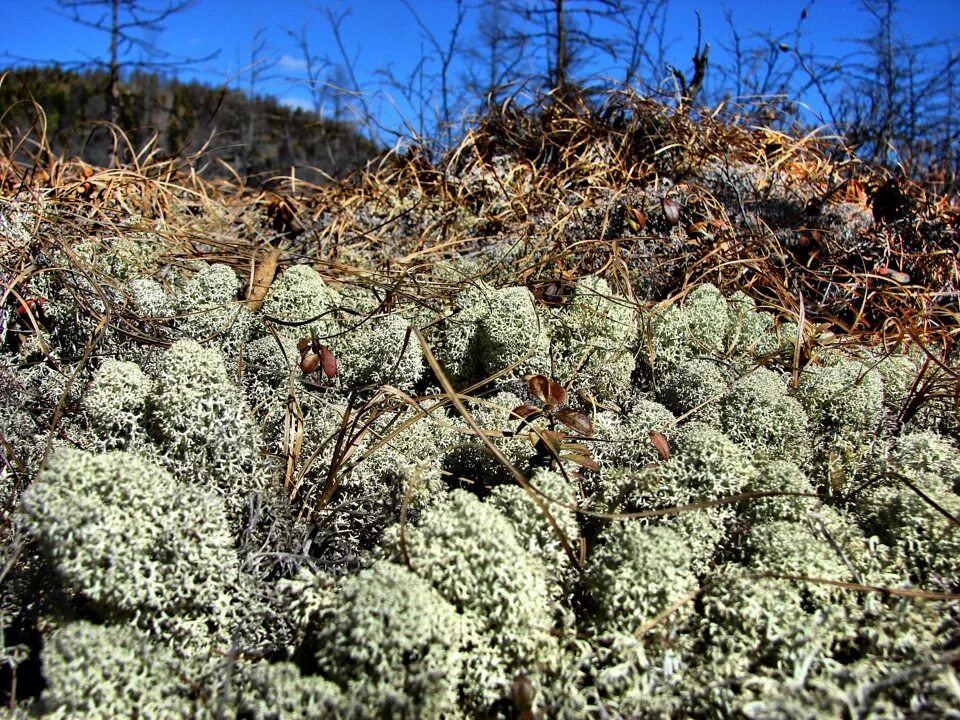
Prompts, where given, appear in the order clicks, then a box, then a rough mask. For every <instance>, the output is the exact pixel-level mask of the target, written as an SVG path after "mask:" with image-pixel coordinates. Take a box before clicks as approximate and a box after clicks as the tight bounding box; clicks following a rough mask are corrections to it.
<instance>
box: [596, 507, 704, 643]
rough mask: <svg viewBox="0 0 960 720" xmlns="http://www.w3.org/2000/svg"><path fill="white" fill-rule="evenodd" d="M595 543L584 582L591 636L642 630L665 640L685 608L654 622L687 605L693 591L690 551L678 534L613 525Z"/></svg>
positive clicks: (685, 613)
mask: <svg viewBox="0 0 960 720" xmlns="http://www.w3.org/2000/svg"><path fill="white" fill-rule="evenodd" d="M599 543H600V544H599V546H598V547H597V550H596V552H595V553H594V554H593V556H592V557H591V558H590V560H589V564H588V566H587V571H586V574H585V576H584V588H585V590H586V591H587V593H588V594H589V597H590V602H591V606H592V607H593V609H594V610H593V612H592V613H591V617H590V622H591V624H593V625H594V626H595V627H596V629H597V632H599V633H609V632H622V633H634V632H637V631H639V630H640V629H641V628H644V629H647V630H650V631H651V632H652V633H653V634H654V635H665V634H668V633H669V628H670V627H672V626H675V625H677V624H679V623H680V622H682V619H683V618H685V617H688V616H689V614H690V611H691V608H692V605H691V604H689V603H688V604H687V605H685V606H684V607H678V608H675V609H676V612H674V613H672V614H671V616H670V617H669V618H667V619H666V620H664V621H663V622H656V621H657V619H658V615H660V614H661V613H663V612H667V611H669V610H670V609H671V608H674V606H675V605H676V604H677V603H679V602H682V601H683V600H684V599H690V600H692V599H693V593H694V592H695V591H696V590H697V588H698V583H697V579H696V577H695V576H694V574H693V571H692V570H691V561H692V556H691V552H690V547H689V545H688V544H687V542H686V541H685V540H684V539H683V538H682V537H681V536H680V535H679V534H677V533H676V532H675V531H674V530H672V529H671V528H669V527H665V526H644V525H641V524H640V523H638V522H624V523H615V524H612V525H610V526H609V527H608V528H607V529H606V530H605V531H604V532H603V533H602V534H601V536H600V538H599Z"/></svg>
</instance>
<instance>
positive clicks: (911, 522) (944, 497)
mask: <svg viewBox="0 0 960 720" xmlns="http://www.w3.org/2000/svg"><path fill="white" fill-rule="evenodd" d="M958 477H960V460H958V455H957V453H956V451H954V450H953V449H952V448H951V447H950V446H949V445H948V444H947V443H946V442H945V441H943V440H942V439H940V438H939V437H938V436H936V435H934V434H932V433H928V432H918V433H911V434H908V435H905V436H903V437H901V438H900V440H899V441H898V443H897V445H896V447H895V448H894V450H893V452H892V453H891V456H890V458H889V460H888V461H887V463H886V466H885V467H884V468H883V469H882V470H881V472H880V474H879V476H878V477H877V478H875V480H874V484H873V485H871V486H870V487H868V488H867V489H866V490H865V491H864V492H863V493H862V494H861V495H859V496H858V497H857V498H856V500H855V502H854V504H853V509H854V512H856V513H857V514H858V515H859V516H860V517H861V518H862V521H863V524H864V527H865V528H866V530H867V532H870V533H876V534H877V535H878V536H879V537H880V539H881V540H883V541H884V542H886V543H888V544H890V545H892V546H894V547H897V548H900V549H901V550H902V552H903V554H904V556H905V557H906V559H907V563H908V566H909V567H910V569H911V571H912V572H913V573H914V574H915V576H916V577H917V579H919V580H920V581H921V582H923V583H931V584H933V585H934V586H937V587H942V588H952V587H956V586H957V584H958V583H960V570H958V568H957V564H956V558H957V556H958V554H960V533H958V532H957V531H956V527H954V525H953V521H952V520H950V519H949V518H947V517H946V516H944V514H943V512H941V510H942V511H945V512H946V513H948V514H950V515H952V516H953V517H954V518H956V517H958V516H960V496H958V495H957V493H956V492H955V490H954V488H955V487H956V484H957V478H958ZM903 479H906V480H907V482H909V483H910V484H911V485H913V487H914V488H916V490H914V489H912V488H910V487H909V486H908V485H907V483H905V482H903ZM917 490H919V493H923V495H925V496H926V499H925V498H923V497H921V495H920V494H919V493H918V492H917ZM930 501H932V503H935V504H936V505H937V506H938V507H939V508H940V509H939V510H938V509H937V508H935V507H933V506H932V505H931V502H930Z"/></svg>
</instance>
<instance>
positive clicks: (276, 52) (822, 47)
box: [0, 0, 960, 125]
mask: <svg viewBox="0 0 960 720" xmlns="http://www.w3.org/2000/svg"><path fill="white" fill-rule="evenodd" d="M141 4H143V5H144V6H147V7H162V6H163V5H165V4H166V3H165V2H164V0H141ZM410 5H411V6H412V7H414V8H416V10H417V12H418V13H419V14H420V17H421V18H422V19H423V20H424V21H425V22H427V23H428V24H429V26H430V29H431V31H433V32H434V33H435V35H436V36H437V37H438V38H440V39H442V40H445V39H446V37H447V34H448V33H449V30H450V27H451V25H452V22H453V19H454V7H455V3H454V2H453V0H411V3H410ZM808 5H809V12H808V16H807V18H806V20H805V21H804V24H803V29H804V34H803V42H804V43H805V44H806V47H810V46H812V47H813V49H814V50H815V51H816V52H817V53H820V54H827V55H836V56H840V55H843V54H845V53H848V52H850V51H851V50H852V49H853V45H852V44H851V43H850V42H843V40H845V39H846V40H852V39H855V38H858V37H862V36H863V34H864V33H865V32H866V31H867V29H868V28H869V26H870V20H869V17H868V16H867V15H866V14H865V13H863V12H861V11H859V10H858V8H859V2H858V1H857V0H832V1H831V0H817V1H815V2H813V3H812V4H811V3H809V2H808V1H807V2H804V1H802V0H773V1H772V2H771V1H770V0H766V1H761V0H740V1H734V0H731V1H730V2H728V3H720V2H712V1H710V0H700V1H699V2H697V1H696V0H670V2H669V6H668V14H667V24H666V32H665V36H666V41H667V43H668V46H669V56H668V59H669V60H670V61H671V62H672V63H674V64H677V65H679V66H681V67H684V68H687V67H689V64H690V62H689V59H690V56H691V54H692V51H693V47H694V43H695V41H696V16H695V11H697V10H699V11H700V13H701V16H702V19H703V35H704V38H703V39H704V41H705V42H710V43H711V44H712V45H713V59H714V61H715V62H717V63H721V62H723V61H724V56H723V50H722V49H721V46H722V45H724V44H727V45H729V43H730V38H731V35H730V29H729V27H728V25H727V22H726V20H725V18H724V8H727V9H729V11H730V12H731V13H732V15H733V19H734V22H735V25H736V27H737V29H738V31H739V32H740V33H741V34H742V35H743V36H744V37H745V38H749V36H750V35H751V33H752V32H764V33H772V34H773V35H779V34H781V33H788V32H790V31H791V30H792V29H793V28H794V26H795V25H796V23H797V20H798V18H799V16H800V12H801V10H802V9H803V8H804V7H805V6H808ZM325 9H330V10H332V11H333V12H334V13H337V14H339V13H341V12H344V11H347V10H349V14H348V15H347V16H346V17H345V18H344V20H343V23H342V31H343V38H344V42H345V45H346V50H347V52H348V53H349V55H350V57H351V59H352V62H353V64H354V67H355V69H356V73H357V79H358V82H359V84H360V86H361V88H362V89H363V90H364V91H365V93H367V97H368V102H369V105H370V108H371V109H372V110H373V111H374V113H375V114H377V115H378V116H379V117H380V118H381V119H382V120H383V121H384V122H385V124H387V125H396V124H397V123H398V114H399V115H403V116H404V117H406V118H408V119H410V120H413V118H414V117H415V116H416V114H417V110H416V109H415V108H411V107H410V106H409V105H407V104H406V102H405V101H404V100H403V98H402V97H401V94H400V93H398V92H397V91H396V90H391V89H389V88H387V87H385V85H384V83H383V82H382V75H381V74H379V73H378V72H377V71H378V70H382V69H384V68H390V69H392V70H393V71H394V72H395V74H396V75H397V76H398V77H402V78H404V79H406V78H407V77H408V76H409V74H410V73H411V72H412V71H413V69H414V68H415V67H416V65H417V62H418V61H419V59H420V57H421V55H422V52H423V51H424V50H427V51H429V45H428V43H427V42H426V41H425V40H424V38H423V34H422V33H421V31H420V29H419V28H418V27H417V25H416V23H415V22H414V19H413V16H412V14H411V11H410V10H409V9H408V7H407V6H406V5H405V4H404V3H403V2H401V0H380V1H377V2H374V1H373V0H354V1H353V2H349V1H347V0H342V1H341V2H332V3H321V2H319V0H318V2H303V1H301V0H256V1H253V0H197V2H196V3H195V5H194V6H193V7H191V8H190V9H188V10H186V11H185V12H183V13H180V14H177V15H174V16H171V17H170V18H168V19H167V20H166V21H165V22H164V24H163V25H164V29H163V31H162V32H159V33H157V34H155V35H152V36H151V37H149V38H148V39H149V40H150V41H152V42H153V43H154V44H155V45H157V46H159V47H161V48H163V49H164V50H167V51H170V52H172V53H175V54H178V55H181V56H192V57H200V56H204V55H208V54H211V53H214V52H219V55H218V56H217V57H216V59H214V60H210V61H207V62H205V63H202V64H201V66H199V67H197V68H193V69H190V70H189V71H187V70H182V71H178V72H177V76H178V77H180V78H181V79H199V80H201V81H203V82H205V83H208V84H211V85H222V84H224V83H228V84H230V85H231V86H232V87H239V88H243V89H246V88H247V83H248V80H249V75H248V72H249V70H248V66H249V62H250V51H251V45H252V41H253V36H254V33H255V32H256V31H257V30H258V29H262V30H263V40H264V41H265V42H266V49H265V56H267V57H269V58H271V59H272V60H274V61H275V64H274V65H273V67H272V68H271V69H270V70H269V75H270V76H271V77H269V78H267V79H265V80H264V81H262V82H261V83H260V84H259V85H258V87H257V91H258V92H259V93H261V94H270V95H274V96H276V97H277V98H279V99H280V100H281V101H283V102H285V103H288V104H291V105H297V104H300V105H303V106H305V107H308V106H310V104H311V98H310V94H309V91H308V90H307V88H306V86H305V83H304V80H305V74H304V67H303V66H304V63H303V55H302V52H301V50H300V49H298V47H297V44H296V42H295V40H294V38H293V37H291V34H290V32H291V31H293V32H299V31H300V29H301V28H302V27H304V25H305V24H306V34H307V35H306V36H307V39H308V41H309V45H310V50H311V52H312V54H313V55H315V56H317V57H318V58H322V57H324V56H328V57H330V58H331V59H332V60H335V61H339V58H340V56H339V51H338V50H337V47H336V45H335V44H334V42H333V37H332V33H331V32H330V27H329V24H328V22H327V20H326V19H325V16H324V10H325ZM86 17H88V18H90V19H94V18H95V15H93V14H92V13H91V12H90V11H87V13H86ZM478 17H479V14H478V12H477V11H476V10H473V11H469V12H468V14H467V19H466V21H465V23H464V27H463V29H462V37H463V40H464V42H466V43H469V42H470V41H471V40H472V39H473V38H475V36H476V26H477V19H478ZM0 27H3V28H4V29H5V32H4V33H3V40H2V42H0V65H5V66H9V65H13V64H24V61H29V60H35V61H38V62H50V61H57V62H61V63H65V64H66V63H72V62H76V61H82V60H85V59H90V58H99V59H103V58H105V57H106V50H107V37H106V35H104V34H102V33H97V32H95V31H92V30H89V29H86V28H82V27H79V26H77V25H76V24H74V23H72V22H71V21H70V20H69V19H68V18H67V17H65V16H64V14H63V11H62V10H58V8H57V6H56V3H55V2H54V0H19V1H18V0H0ZM897 31H898V32H899V33H901V34H902V35H903V36H904V37H906V38H909V39H911V40H913V41H923V40H933V39H941V40H948V41H950V42H952V43H953V45H954V47H960V2H958V0H952V1H951V0H933V1H929V2H901V3H900V12H899V15H898V25H897ZM426 68H427V71H428V72H429V71H432V70H433V69H436V64H435V63H432V64H428V65H427V66H426ZM598 69H599V70H600V71H609V72H610V73H611V74H615V73H616V70H617V68H615V67H607V66H605V67H602V68H598ZM323 78H324V79H326V78H327V73H326V72H324V74H323ZM456 78H457V74H456V73H455V75H454V79H455V80H456Z"/></svg>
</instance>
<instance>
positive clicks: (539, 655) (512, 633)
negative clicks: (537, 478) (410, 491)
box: [385, 490, 557, 712]
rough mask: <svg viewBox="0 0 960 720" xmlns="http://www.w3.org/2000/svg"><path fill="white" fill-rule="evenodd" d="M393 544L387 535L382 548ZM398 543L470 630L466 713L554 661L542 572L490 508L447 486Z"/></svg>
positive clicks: (549, 609) (507, 523) (544, 572)
mask: <svg viewBox="0 0 960 720" xmlns="http://www.w3.org/2000/svg"><path fill="white" fill-rule="evenodd" d="M398 541H399V537H398V535H396V534H393V533H391V534H390V535H389V536H388V538H387V542H386V543H385V545H386V547H389V548H397V547H398V546H399V542H398ZM405 548H406V557H407V558H409V561H410V563H411V565H412V566H413V570H414V572H415V573H417V574H418V575H419V576H420V577H422V578H424V579H425V580H427V582H429V583H430V585H432V586H433V587H434V588H435V589H436V590H437V591H438V592H439V593H440V595H441V596H443V597H444V598H445V599H446V600H447V601H448V602H450V603H451V604H452V605H453V607H455V608H456V609H457V610H458V611H460V612H462V613H464V614H465V615H466V616H467V617H468V618H469V619H470V621H471V623H473V624H474V625H475V626H476V627H477V629H478V632H479V637H478V640H477V642H476V643H475V645H474V647H473V651H472V655H471V657H470V659H469V661H468V662H467V666H466V668H465V682H466V685H467V688H468V690H467V700H466V702H467V703H468V705H469V706H470V707H471V708H472V709H473V712H481V711H483V710H484V708H486V707H487V706H488V705H490V704H492V703H494V702H496V701H497V700H498V699H499V698H501V697H503V696H504V695H505V693H506V692H507V690H508V688H509V687H510V685H511V683H512V681H513V678H514V676H515V674H516V673H518V672H525V673H528V674H530V675H534V676H535V675H536V674H537V672H538V671H542V670H544V669H549V668H550V667H551V666H553V665H554V664H555V663H556V661H557V641H556V638H555V637H553V636H552V635H551V633H550V628H551V627H552V626H553V610H552V607H553V603H552V601H551V598H550V590H549V584H548V582H547V577H548V573H547V569H546V567H545V566H544V564H543V562H542V560H540V558H539V557H536V556H534V555H532V554H531V553H529V552H528V551H527V550H526V549H525V548H524V547H523V546H522V545H521V544H520V541H519V539H518V538H517V534H516V530H515V529H514V526H513V525H512V524H511V523H510V521H509V520H508V519H507V518H506V516H504V515H503V514H502V513H500V512H499V511H498V510H496V509H495V508H494V507H493V506H492V505H490V504H487V503H484V502H481V501H480V500H478V499H477V498H476V497H475V496H473V495H471V494H469V493H467V492H465V491H462V490H454V491H453V492H451V493H450V496H449V498H448V500H447V502H446V503H443V504H442V505H438V506H436V507H434V508H431V509H430V510H428V511H427V512H425V513H424V517H423V518H422V520H421V522H420V524H419V526H418V527H416V528H408V530H407V534H406V538H405ZM398 559H399V558H398Z"/></svg>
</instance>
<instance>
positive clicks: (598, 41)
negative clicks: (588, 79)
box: [506, 0, 631, 92]
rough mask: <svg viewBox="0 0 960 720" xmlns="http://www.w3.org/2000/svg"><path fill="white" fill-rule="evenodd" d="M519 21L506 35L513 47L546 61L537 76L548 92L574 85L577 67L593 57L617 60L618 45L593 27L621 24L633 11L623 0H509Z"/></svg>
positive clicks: (619, 50)
mask: <svg viewBox="0 0 960 720" xmlns="http://www.w3.org/2000/svg"><path fill="white" fill-rule="evenodd" d="M506 7H507V8H508V9H509V11H510V12H511V13H512V14H513V15H514V16H515V17H516V18H517V19H518V20H519V21H520V24H519V25H518V26H517V29H516V30H515V31H514V32H513V33H512V34H511V35H510V36H509V39H510V41H511V43H512V44H513V45H514V46H515V47H526V46H529V47H530V49H531V51H532V52H533V53H534V54H535V55H536V56H537V57H539V58H541V61H542V62H543V63H544V66H545V67H544V70H543V72H542V73H541V78H542V80H543V83H544V87H546V88H547V90H548V91H554V92H557V91H563V90H564V89H567V88H569V87H571V86H574V85H578V84H579V83H578V82H577V79H576V78H575V71H576V68H577V67H578V66H580V65H582V64H584V63H586V62H587V61H588V60H590V59H592V58H593V57H594V56H595V55H596V54H600V55H603V56H606V57H607V58H608V59H610V60H613V61H617V62H618V61H619V60H620V55H621V53H622V42H621V40H620V39H619V38H617V37H612V36H609V35H608V34H607V33H605V32H600V31H597V30H596V29H595V26H597V25H599V24H600V23H603V22H606V23H610V24H618V23H619V24H622V21H623V18H624V16H626V15H628V14H630V13H631V7H630V4H629V2H628V1H627V0H537V1H535V2H520V1H519V0H512V1H511V2H509V3H508V4H507V6H506Z"/></svg>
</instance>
